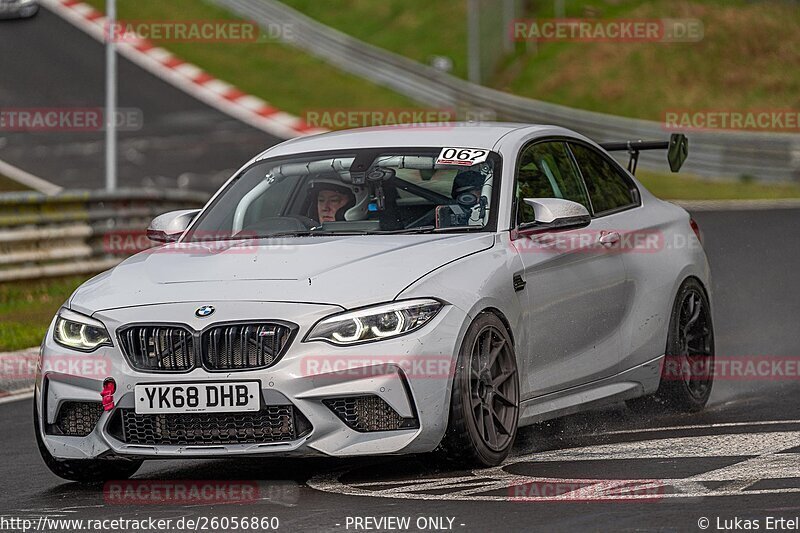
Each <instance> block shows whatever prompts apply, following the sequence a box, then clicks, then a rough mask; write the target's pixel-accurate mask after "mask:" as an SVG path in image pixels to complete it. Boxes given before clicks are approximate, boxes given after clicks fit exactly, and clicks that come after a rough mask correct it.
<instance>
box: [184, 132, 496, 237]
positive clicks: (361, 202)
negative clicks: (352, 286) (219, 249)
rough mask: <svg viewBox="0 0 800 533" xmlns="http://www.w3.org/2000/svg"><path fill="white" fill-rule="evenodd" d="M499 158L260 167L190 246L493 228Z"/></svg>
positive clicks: (295, 162)
mask: <svg viewBox="0 0 800 533" xmlns="http://www.w3.org/2000/svg"><path fill="white" fill-rule="evenodd" d="M499 161H500V157H499V155H497V154H496V153H494V152H490V151H488V150H483V149H471V148H448V147H440V148H424V149H415V150H409V149H397V150H390V149H379V150H376V149H369V150H367V149H364V150H353V151H349V152H347V153H343V152H335V153H334V152H331V153H323V154H320V153H315V154H298V155H295V156H291V157H283V158H275V159H271V160H264V161H259V162H257V163H255V164H253V165H251V166H250V167H249V168H247V169H245V170H244V171H243V172H242V173H241V174H240V175H239V176H237V177H236V178H235V179H234V180H232V181H231V183H230V184H229V185H228V186H227V187H226V189H225V190H224V191H223V192H222V193H221V194H220V195H219V196H218V197H217V198H216V199H215V200H214V202H213V203H212V205H211V206H210V207H209V208H208V209H206V211H205V212H204V213H203V214H202V215H201V216H200V218H199V219H198V220H197V222H196V223H195V224H194V225H193V227H192V229H191V231H190V233H189V234H188V235H187V237H186V238H185V239H184V240H189V241H198V240H208V239H209V238H211V239H214V240H218V239H237V238H239V239H240V238H258V237H274V236H282V235H292V236H295V235H296V236H310V235H330V234H365V235H369V234H384V233H423V232H461V231H481V230H487V229H489V224H490V220H491V218H492V216H491V215H492V214H493V213H492V211H493V203H492V202H493V197H492V190H493V188H494V187H496V186H497V184H498V181H497V176H498V170H499ZM210 236H213V237H210Z"/></svg>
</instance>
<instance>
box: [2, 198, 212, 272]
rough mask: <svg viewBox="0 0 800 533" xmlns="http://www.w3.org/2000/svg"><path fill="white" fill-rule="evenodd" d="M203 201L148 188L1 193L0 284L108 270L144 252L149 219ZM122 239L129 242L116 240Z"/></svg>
mask: <svg viewBox="0 0 800 533" xmlns="http://www.w3.org/2000/svg"><path fill="white" fill-rule="evenodd" d="M207 199H208V196H207V195H206V194H204V193H198V192H187V191H149V190H120V191H116V192H114V193H109V192H106V191H66V192H61V193H58V194H55V195H46V194H42V193H37V192H15V193H5V194H0V282H4V281H18V280H28V279H36V278H44V277H51V276H66V275H77V274H89V273H94V272H101V271H103V270H106V269H108V268H111V267H113V266H114V265H116V264H117V263H119V262H120V261H122V260H123V259H124V258H125V256H127V255H130V254H131V253H134V252H136V251H137V250H139V249H141V248H142V246H141V244H142V243H141V241H143V240H144V236H145V229H146V228H147V225H148V224H149V223H150V221H151V220H152V219H153V217H155V216H156V215H160V214H161V213H164V212H167V211H172V210H175V209H187V208H192V207H202V206H203V205H204V204H205V202H206V200H207ZM123 236H124V238H125V239H127V240H129V241H130V243H125V242H119V241H121V238H122V237H123ZM115 238H116V240H115Z"/></svg>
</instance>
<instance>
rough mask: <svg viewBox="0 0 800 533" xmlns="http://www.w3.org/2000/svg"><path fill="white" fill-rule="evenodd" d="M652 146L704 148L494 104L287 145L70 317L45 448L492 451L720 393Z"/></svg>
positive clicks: (133, 453)
mask: <svg viewBox="0 0 800 533" xmlns="http://www.w3.org/2000/svg"><path fill="white" fill-rule="evenodd" d="M644 149H664V150H667V152H668V154H669V157H668V159H669V162H670V166H671V167H672V168H673V170H677V169H678V168H679V167H680V165H681V163H682V162H683V160H684V159H685V157H686V149H687V143H686V139H685V137H683V136H681V135H673V137H672V138H671V139H670V141H666V142H649V143H648V142H642V141H634V142H627V143H608V144H604V145H599V144H597V143H595V142H593V141H591V140H590V139H587V138H586V137H583V136H581V135H579V134H577V133H575V132H573V131H569V130H566V129H563V128H559V127H554V126H538V125H523V124H504V123H493V124H484V125H470V124H452V125H436V126H424V125H418V126H415V127H410V126H405V127H387V128H366V129H358V130H350V131H344V132H335V133H327V134H321V135H315V136H310V137H304V138H298V139H293V140H290V141H287V142H284V143H282V144H279V145H277V146H273V147H271V148H270V149H268V150H266V151H265V152H263V153H261V154H259V155H258V156H257V157H255V158H254V159H253V160H251V161H250V162H248V163H247V164H246V165H244V166H243V167H242V168H241V169H240V170H239V171H238V172H237V173H236V174H235V175H234V176H233V177H232V178H231V179H230V180H229V181H228V182H227V183H226V184H225V185H224V186H223V187H222V188H221V189H220V190H219V191H218V192H217V193H216V194H215V195H214V196H213V198H212V199H211V200H210V201H209V202H208V203H207V205H206V206H205V207H204V208H203V209H201V210H198V211H177V212H172V213H167V214H164V215H161V216H159V217H157V218H156V219H155V220H153V222H152V223H151V225H150V227H149V228H148V236H149V237H150V239H151V240H153V241H157V242H158V246H155V247H153V248H150V249H148V250H146V251H143V252H141V253H139V254H137V255H135V256H133V257H130V258H128V259H127V260H125V261H123V262H122V263H121V264H119V265H118V266H117V267H115V268H113V269H111V270H109V271H107V272H104V273H102V274H100V275H98V276H96V277H94V278H93V279H91V280H89V281H87V282H86V283H84V284H83V285H82V286H81V287H80V288H79V289H78V290H76V291H75V293H74V294H73V295H72V296H71V297H70V298H69V300H68V301H67V302H66V303H65V304H64V305H63V307H62V309H61V310H60V311H59V313H58V314H57V316H55V317H54V319H53V322H52V324H51V326H50V328H49V331H48V332H47V335H46V337H45V339H44V341H43V343H42V347H41V365H40V366H41V371H40V373H39V375H38V378H37V381H36V389H35V402H34V408H35V414H34V419H35V425H36V434H37V438H38V442H39V448H40V450H41V453H42V456H43V458H44V460H45V462H46V463H47V465H48V466H49V467H50V469H51V470H52V471H53V472H54V473H55V474H57V475H59V476H61V477H63V478H66V479H72V480H79V481H96V480H103V479H110V478H115V479H119V478H123V477H126V476H130V475H132V474H133V473H135V472H136V470H137V469H138V468H139V466H140V465H141V464H142V461H143V460H146V459H164V458H169V459H176V458H204V457H208V458H211V457H234V456H241V457H248V456H337V457H342V456H361V455H375V454H379V455H383V454H410V453H427V452H435V453H438V454H440V455H441V457H442V458H445V459H448V460H451V461H453V462H456V463H460V464H462V465H465V464H470V465H478V466H480V465H497V464H499V463H501V462H502V461H503V460H504V458H505V457H506V456H507V454H508V453H509V451H510V449H511V447H512V444H513V442H514V438H515V435H516V433H517V429H518V428H519V427H521V426H525V425H528V424H532V423H535V422H539V421H542V420H546V419H549V418H553V417H558V416H562V415H564V414H568V413H573V412H576V411H579V410H582V409H587V408H590V407H591V408H594V407H596V406H597V405H600V404H603V403H607V402H619V401H627V402H629V404H631V405H632V406H633V407H636V408H651V409H678V410H684V411H697V410H699V409H702V408H703V406H704V405H705V403H706V401H707V400H708V397H709V394H710V391H711V384H712V380H711V373H710V372H709V368H710V367H711V365H712V363H713V356H714V336H713V327H712V315H711V305H710V299H711V295H710V294H709V287H710V279H709V276H710V273H709V266H708V263H707V260H706V256H705V253H704V251H703V248H702V245H701V243H700V236H701V235H700V230H699V229H698V227H697V225H696V224H695V223H694V221H693V220H692V219H691V218H690V216H689V214H687V213H686V211H684V210H683V209H681V208H680V207H677V206H675V205H673V204H670V203H667V202H664V201H661V200H659V199H657V198H655V197H654V196H653V195H652V194H650V193H649V192H648V191H647V190H646V189H645V188H644V187H643V186H642V185H641V183H639V182H638V181H637V180H636V178H635V177H634V175H633V173H632V172H633V171H635V163H636V159H637V158H638V154H639V151H640V150H644ZM613 150H626V151H628V152H629V153H630V154H631V162H630V164H629V168H628V169H626V168H625V167H624V166H622V165H620V164H619V163H618V162H617V161H616V160H615V159H614V158H612V157H611V156H610V155H609V151H613Z"/></svg>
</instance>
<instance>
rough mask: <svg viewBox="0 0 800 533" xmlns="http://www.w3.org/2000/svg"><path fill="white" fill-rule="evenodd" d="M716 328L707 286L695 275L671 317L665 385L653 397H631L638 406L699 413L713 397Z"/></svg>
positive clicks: (681, 291) (663, 376) (681, 292)
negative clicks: (712, 321)
mask: <svg viewBox="0 0 800 533" xmlns="http://www.w3.org/2000/svg"><path fill="white" fill-rule="evenodd" d="M713 369H714V327H713V324H712V323H711V307H710V305H709V302H708V297H707V296H706V292H705V290H704V289H703V286H702V285H701V284H700V282H699V281H697V280H696V279H694V278H689V279H687V280H686V281H684V282H683V284H682V285H681V288H680V289H679V290H678V295H677V296H676V298H675V303H674V305H673V307H672V314H671V317H670V324H669V333H668V335H667V346H666V355H665V356H664V364H663V367H662V371H661V384H660V385H659V387H658V390H657V391H656V393H655V394H654V395H652V396H647V397H644V398H637V399H635V400H630V401H629V402H628V405H629V406H630V407H631V408H633V409H635V410H641V409H648V408H652V407H654V406H661V407H666V408H668V409H672V410H675V411H684V412H697V411H700V410H701V409H703V407H705V405H706V403H707V402H708V398H709V396H711V386H712V385H713V380H714V371H713Z"/></svg>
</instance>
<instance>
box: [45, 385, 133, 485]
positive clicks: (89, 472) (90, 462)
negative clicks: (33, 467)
mask: <svg viewBox="0 0 800 533" xmlns="http://www.w3.org/2000/svg"><path fill="white" fill-rule="evenodd" d="M36 403H37V402H36V400H35V399H34V402H33V424H34V428H33V430H34V432H35V433H36V444H37V445H38V446H39V453H40V454H41V456H42V459H43V460H44V464H45V465H47V468H49V469H50V471H51V472H52V473H54V474H55V475H57V476H58V477H60V478H63V479H66V480H69V481H79V482H82V483H91V482H100V481H109V480H113V479H127V478H129V477H131V476H132V475H133V474H135V473H136V471H137V470H139V467H141V466H142V462H143V461H142V460H141V459H125V458H113V459H111V458H108V459H56V458H55V457H53V456H52V455H51V454H50V451H49V450H48V449H47V446H45V444H44V441H43V440H42V435H41V431H40V429H39V413H38V408H37V405H36Z"/></svg>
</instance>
